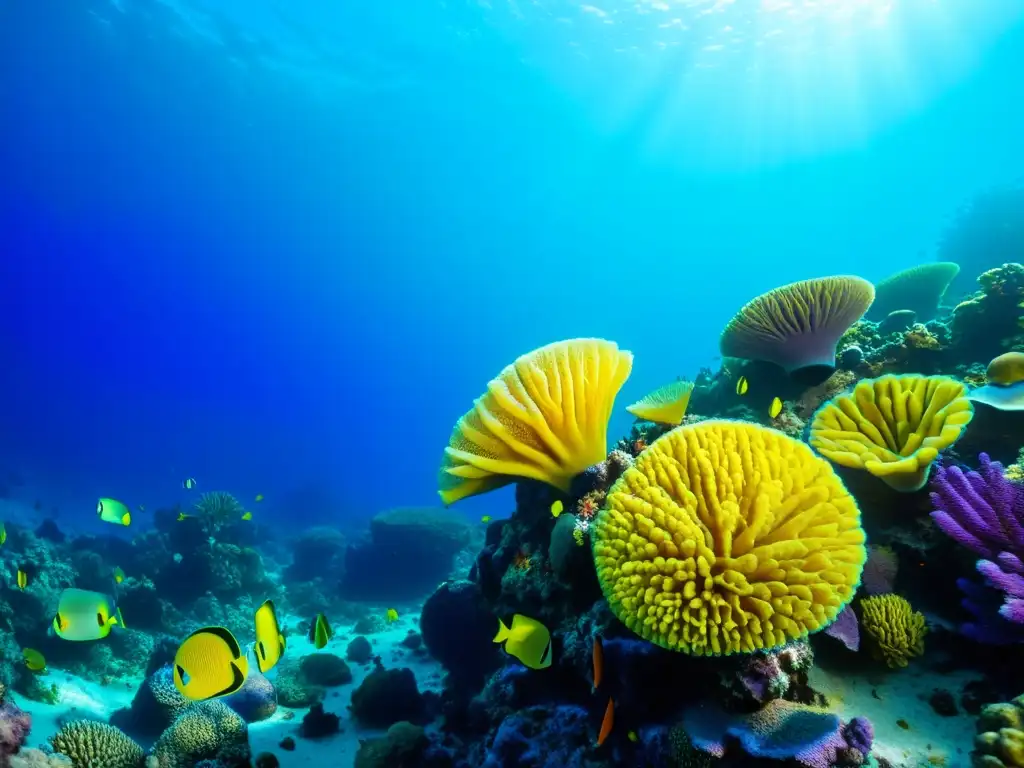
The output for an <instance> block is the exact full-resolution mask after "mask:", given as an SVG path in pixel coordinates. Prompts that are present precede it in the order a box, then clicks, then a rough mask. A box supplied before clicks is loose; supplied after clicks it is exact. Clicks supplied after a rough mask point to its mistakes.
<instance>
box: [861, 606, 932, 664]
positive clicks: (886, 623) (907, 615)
mask: <svg viewBox="0 0 1024 768" xmlns="http://www.w3.org/2000/svg"><path fill="white" fill-rule="evenodd" d="M860 610H861V617H860V626H861V629H862V630H863V632H864V635H865V636H866V637H867V638H868V641H869V646H870V649H871V655H872V656H874V657H875V658H876V659H879V660H880V661H884V662H885V663H886V664H888V665H889V666H890V667H905V666H907V664H908V663H909V662H910V660H911V659H912V658H914V657H915V656H920V655H921V654H922V653H924V636H925V635H926V634H927V633H928V627H927V625H925V623H924V615H923V614H921V613H919V612H918V611H915V610H914V609H913V608H911V607H910V603H908V602H907V601H906V600H905V599H903V598H902V597H900V596H899V595H875V596H873V597H866V598H864V599H863V600H862V601H861V603H860Z"/></svg>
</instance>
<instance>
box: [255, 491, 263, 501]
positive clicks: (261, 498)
mask: <svg viewBox="0 0 1024 768" xmlns="http://www.w3.org/2000/svg"><path fill="white" fill-rule="evenodd" d="M256 501H257V502H260V501H263V494H262V493H257V494H256Z"/></svg>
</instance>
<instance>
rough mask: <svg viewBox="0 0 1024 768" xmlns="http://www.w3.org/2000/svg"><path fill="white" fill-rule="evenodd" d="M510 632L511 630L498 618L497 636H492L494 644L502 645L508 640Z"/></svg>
mask: <svg viewBox="0 0 1024 768" xmlns="http://www.w3.org/2000/svg"><path fill="white" fill-rule="evenodd" d="M510 632H511V630H510V629H509V628H508V627H506V626H505V622H504V621H502V620H501V617H500V616H499V617H498V634H496V635H495V636H494V642H496V643H503V642H505V641H506V640H508V636H509V633H510Z"/></svg>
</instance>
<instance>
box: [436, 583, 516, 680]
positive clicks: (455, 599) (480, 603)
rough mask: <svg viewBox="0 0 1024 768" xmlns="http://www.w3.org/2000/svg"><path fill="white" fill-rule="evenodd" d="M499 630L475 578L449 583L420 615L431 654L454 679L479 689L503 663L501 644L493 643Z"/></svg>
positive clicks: (439, 590) (439, 589) (440, 589)
mask: <svg viewBox="0 0 1024 768" xmlns="http://www.w3.org/2000/svg"><path fill="white" fill-rule="evenodd" d="M452 627H458V631H457V632H453V631H452ZM497 629H498V622H497V620H496V619H495V618H494V615H493V614H492V613H491V611H490V609H489V608H488V606H487V603H486V601H485V600H484V597H483V594H481V592H480V588H479V587H478V586H477V585H476V584H475V583H474V582H472V581H465V580H458V581H448V582H445V583H444V584H442V585H441V586H440V587H438V589H437V591H436V592H434V594H432V595H431V596H430V597H428V598H427V601H426V602H425V603H424V604H423V613H422V614H421V615H420V631H421V632H422V633H423V643H424V644H425V645H426V647H427V650H428V651H429V652H430V655H431V656H433V657H434V658H435V659H437V660H438V661H439V662H440V663H441V666H442V667H444V668H445V670H447V672H448V674H449V676H450V678H451V679H452V680H453V682H455V683H456V684H457V685H463V686H465V687H466V688H468V689H474V690H475V689H479V688H480V687H481V686H482V684H483V680H484V678H485V677H486V676H487V675H488V674H489V673H490V672H492V671H493V670H495V669H497V668H498V665H499V664H500V663H501V655H500V652H499V650H498V646H496V645H495V644H494V643H493V642H492V640H493V638H494V633H495V632H496V631H497Z"/></svg>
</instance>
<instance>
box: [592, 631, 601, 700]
mask: <svg viewBox="0 0 1024 768" xmlns="http://www.w3.org/2000/svg"><path fill="white" fill-rule="evenodd" d="M593 657H594V690H595V691H596V690H597V687H598V686H599V685H601V674H602V673H603V672H604V649H603V648H601V638H600V637H595V638H594V651H593Z"/></svg>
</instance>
